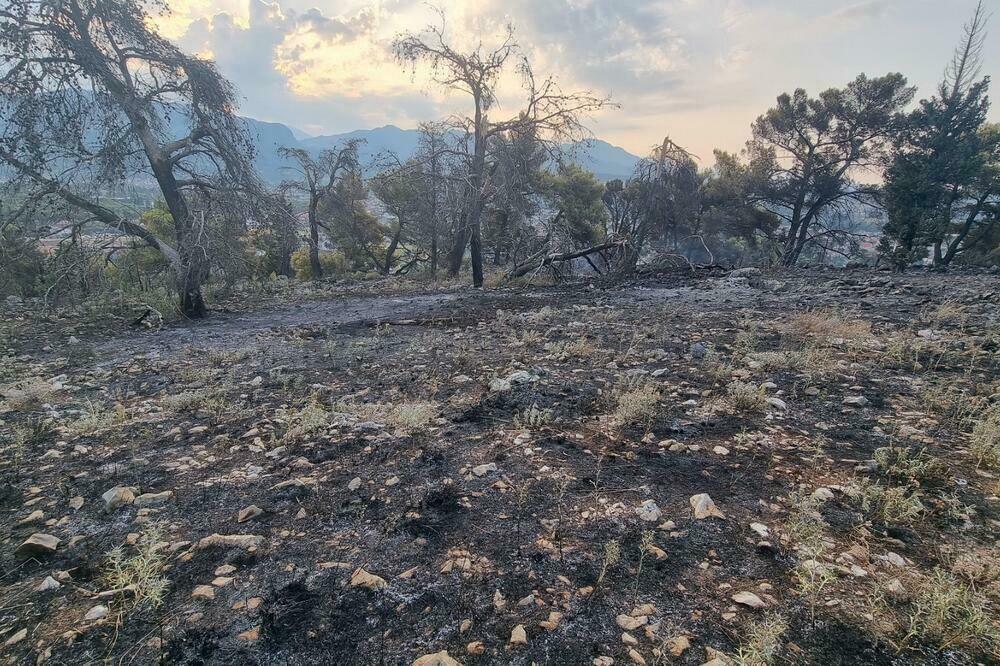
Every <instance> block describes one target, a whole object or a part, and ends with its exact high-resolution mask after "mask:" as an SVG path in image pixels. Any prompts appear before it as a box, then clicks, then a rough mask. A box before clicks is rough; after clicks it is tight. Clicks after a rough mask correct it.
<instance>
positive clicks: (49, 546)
mask: <svg viewBox="0 0 1000 666" xmlns="http://www.w3.org/2000/svg"><path fill="white" fill-rule="evenodd" d="M59 542H60V539H59V538H58V537H54V536H52V535H51V534H43V533H42V532H35V533H34V534H32V535H31V536H30V537H28V538H27V539H25V540H24V542H23V543H22V544H21V545H20V546H18V547H17V550H15V551H14V555H16V556H17V557H19V558H22V559H27V558H29V557H43V556H45V555H51V554H52V553H54V552H56V548H58V547H59Z"/></svg>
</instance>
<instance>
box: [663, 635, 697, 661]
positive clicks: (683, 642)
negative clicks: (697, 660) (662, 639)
mask: <svg viewBox="0 0 1000 666" xmlns="http://www.w3.org/2000/svg"><path fill="white" fill-rule="evenodd" d="M690 647H691V641H690V640H688V637H687V636H674V637H673V638H671V639H669V640H668V641H667V650H669V651H670V654H671V655H672V656H674V657H679V656H681V655H682V654H684V653H685V652H686V651H687V650H688V649H689V648H690Z"/></svg>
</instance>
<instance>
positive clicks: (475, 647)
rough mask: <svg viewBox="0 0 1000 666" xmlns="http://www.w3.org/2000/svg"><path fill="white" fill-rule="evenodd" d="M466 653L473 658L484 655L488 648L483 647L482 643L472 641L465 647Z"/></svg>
mask: <svg viewBox="0 0 1000 666" xmlns="http://www.w3.org/2000/svg"><path fill="white" fill-rule="evenodd" d="M465 651H466V652H468V653H469V654H471V655H472V656H479V655H481V654H482V653H484V652H486V646H485V645H483V642H482V641H472V642H471V643H469V644H468V645H466V646H465Z"/></svg>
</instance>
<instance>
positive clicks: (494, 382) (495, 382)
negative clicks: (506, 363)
mask: <svg viewBox="0 0 1000 666" xmlns="http://www.w3.org/2000/svg"><path fill="white" fill-rule="evenodd" d="M510 389H511V386H510V382H509V381H507V380H506V379H491V380H490V392H491V393H501V392H503V391H509V390H510Z"/></svg>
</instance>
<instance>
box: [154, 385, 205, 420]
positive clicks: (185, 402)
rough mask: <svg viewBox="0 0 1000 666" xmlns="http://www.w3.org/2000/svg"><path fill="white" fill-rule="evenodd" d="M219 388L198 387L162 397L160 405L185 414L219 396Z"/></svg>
mask: <svg viewBox="0 0 1000 666" xmlns="http://www.w3.org/2000/svg"><path fill="white" fill-rule="evenodd" d="M219 393H220V392H219V390H218V389H197V390H194V391H182V392H181V393H173V394H170V395H166V396H163V397H162V398H160V406H161V407H163V409H165V410H167V411H168V412H172V413H174V414H185V413H189V412H196V411H198V410H199V409H201V408H202V407H204V405H205V404H206V403H207V402H208V401H209V400H211V399H212V398H217V397H219Z"/></svg>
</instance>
